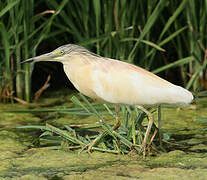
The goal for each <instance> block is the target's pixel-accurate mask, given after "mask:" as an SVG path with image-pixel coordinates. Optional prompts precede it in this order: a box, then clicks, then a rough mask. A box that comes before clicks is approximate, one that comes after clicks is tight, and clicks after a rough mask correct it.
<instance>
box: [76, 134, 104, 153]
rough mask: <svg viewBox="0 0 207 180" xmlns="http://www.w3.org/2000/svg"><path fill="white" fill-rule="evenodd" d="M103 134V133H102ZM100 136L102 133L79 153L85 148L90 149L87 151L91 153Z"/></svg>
mask: <svg viewBox="0 0 207 180" xmlns="http://www.w3.org/2000/svg"><path fill="white" fill-rule="evenodd" d="M101 135H102V134H101ZM99 138H100V135H99V136H97V137H96V138H95V139H94V140H93V141H91V142H90V143H88V144H86V145H85V146H84V147H83V148H82V149H81V150H80V152H79V154H80V153H81V152H83V151H84V150H85V149H88V150H87V152H88V153H89V154H90V153H91V150H92V148H93V147H94V145H95V144H96V142H97V140H98V139H99Z"/></svg>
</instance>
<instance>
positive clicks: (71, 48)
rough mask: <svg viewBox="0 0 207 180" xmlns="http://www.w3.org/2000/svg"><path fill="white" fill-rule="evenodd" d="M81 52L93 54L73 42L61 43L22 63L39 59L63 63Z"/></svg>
mask: <svg viewBox="0 0 207 180" xmlns="http://www.w3.org/2000/svg"><path fill="white" fill-rule="evenodd" d="M81 54H82V55H87V54H93V53H91V52H90V51H88V50H87V49H86V48H84V47H81V46H78V45H74V44H67V45H63V46H61V47H59V48H57V49H55V50H53V51H52V52H50V53H46V54H43V55H40V56H36V57H33V58H30V59H27V60H25V61H23V62H22V63H27V62H39V61H56V62H62V63H64V61H68V60H69V59H70V58H71V57H72V56H73V55H81ZM93 55H95V54H93Z"/></svg>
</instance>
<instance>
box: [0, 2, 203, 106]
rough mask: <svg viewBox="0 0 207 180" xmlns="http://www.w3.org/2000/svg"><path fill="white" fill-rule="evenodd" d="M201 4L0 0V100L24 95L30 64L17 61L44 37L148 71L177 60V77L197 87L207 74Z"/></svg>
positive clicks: (27, 90) (52, 42)
mask: <svg viewBox="0 0 207 180" xmlns="http://www.w3.org/2000/svg"><path fill="white" fill-rule="evenodd" d="M206 9H207V2H206V1H205V0H200V1H196V0H183V1H166V0H153V1H151V0H150V1H149V0H146V1H136V0H132V1H127V0H114V1H99V0H93V1H88V0H82V1H76V0H63V1H61V3H58V1H55V0H50V1H38V2H36V1H34V0H21V1H20V0H3V1H1V2H0V37H1V38H0V43H1V47H0V101H3V102H7V101H13V99H16V98H19V99H24V100H26V101H30V99H31V92H30V89H31V87H30V83H31V82H30V76H31V72H32V70H33V68H31V69H30V67H29V65H28V64H25V65H21V64H20V62H21V61H22V60H24V59H27V58H29V57H32V56H35V55H36V54H38V52H37V50H38V51H39V50H41V49H43V50H44V49H47V48H46V47H45V46H46V45H47V46H48V47H49V48H53V49H54V48H56V47H58V46H60V45H63V44H67V43H75V44H79V45H82V46H85V47H87V48H88V49H90V50H92V51H93V52H96V53H98V54H100V55H103V56H106V57H111V58H116V59H120V60H123V61H128V62H130V63H134V64H137V65H139V66H141V67H144V68H146V69H148V70H150V71H153V72H154V73H159V72H161V71H166V70H167V69H169V68H172V67H177V69H176V70H177V72H179V73H176V74H180V82H182V83H183V85H184V86H185V87H186V88H187V89H192V90H193V91H194V92H198V91H201V90H203V89H204V87H206V78H207V77H206V66H207V60H206V58H207V53H206V52H207V50H206V49H207V36H206V34H207V32H206V31H207V23H206V19H207V11H206ZM47 50H48V49H47ZM50 50H52V49H50ZM166 72H168V73H169V72H170V71H166ZM163 75H164V74H163ZM14 97H15V98H14Z"/></svg>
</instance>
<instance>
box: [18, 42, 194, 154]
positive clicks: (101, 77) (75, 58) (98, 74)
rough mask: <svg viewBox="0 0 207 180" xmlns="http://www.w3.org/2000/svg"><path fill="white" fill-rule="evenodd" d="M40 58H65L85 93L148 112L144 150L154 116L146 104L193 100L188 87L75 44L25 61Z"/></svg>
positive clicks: (75, 82)
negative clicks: (185, 87)
mask: <svg viewBox="0 0 207 180" xmlns="http://www.w3.org/2000/svg"><path fill="white" fill-rule="evenodd" d="M39 61H51V62H61V63H62V64H63V68H64V72H65V74H66V75H67V77H68V79H69V80H70V81H71V82H72V84H73V85H74V87H75V88H76V89H77V90H78V91H79V92H80V93H82V94H84V95H85V96H88V97H90V98H92V99H95V100H101V101H103V102H107V103H112V104H114V105H115V107H116V108H115V109H116V110H117V109H119V106H120V105H130V106H134V107H136V108H138V109H140V110H142V111H143V112H144V113H146V115H147V116H148V119H149V121H148V125H147V129H146V132H145V135H144V139H143V142H142V145H141V149H142V150H143V151H145V148H146V144H147V140H148V137H149V134H150V131H151V128H152V124H153V116H152V114H151V112H149V111H148V110H147V109H146V108H145V106H155V105H160V104H174V105H187V104H190V103H191V102H192V100H193V95H192V93H191V92H189V91H188V90H186V89H184V88H183V87H181V86H177V85H174V84H172V83H170V82H168V81H167V80H164V79H162V78H160V77H159V76H157V75H155V74H153V73H151V72H149V71H147V70H145V69H143V68H141V67H138V66H135V65H133V64H129V63H126V62H123V61H120V60H116V59H111V58H106V57H102V56H100V55H97V54H95V53H93V52H90V51H89V50H87V49H86V48H84V47H82V46H78V45H75V44H67V45H63V46H61V47H59V48H57V49H55V50H53V51H52V52H50V53H46V54H43V55H40V56H37V57H33V58H30V59H27V60H25V61H23V62H22V63H26V62H39ZM117 111H118V110H117ZM116 119H117V123H116V124H115V126H114V129H117V128H119V126H120V120H119V118H116Z"/></svg>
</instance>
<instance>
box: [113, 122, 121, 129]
mask: <svg viewBox="0 0 207 180" xmlns="http://www.w3.org/2000/svg"><path fill="white" fill-rule="evenodd" d="M120 126H121V122H120V121H119V120H118V121H117V123H116V124H115V125H114V126H113V130H114V131H116V130H117V129H119V127H120Z"/></svg>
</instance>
